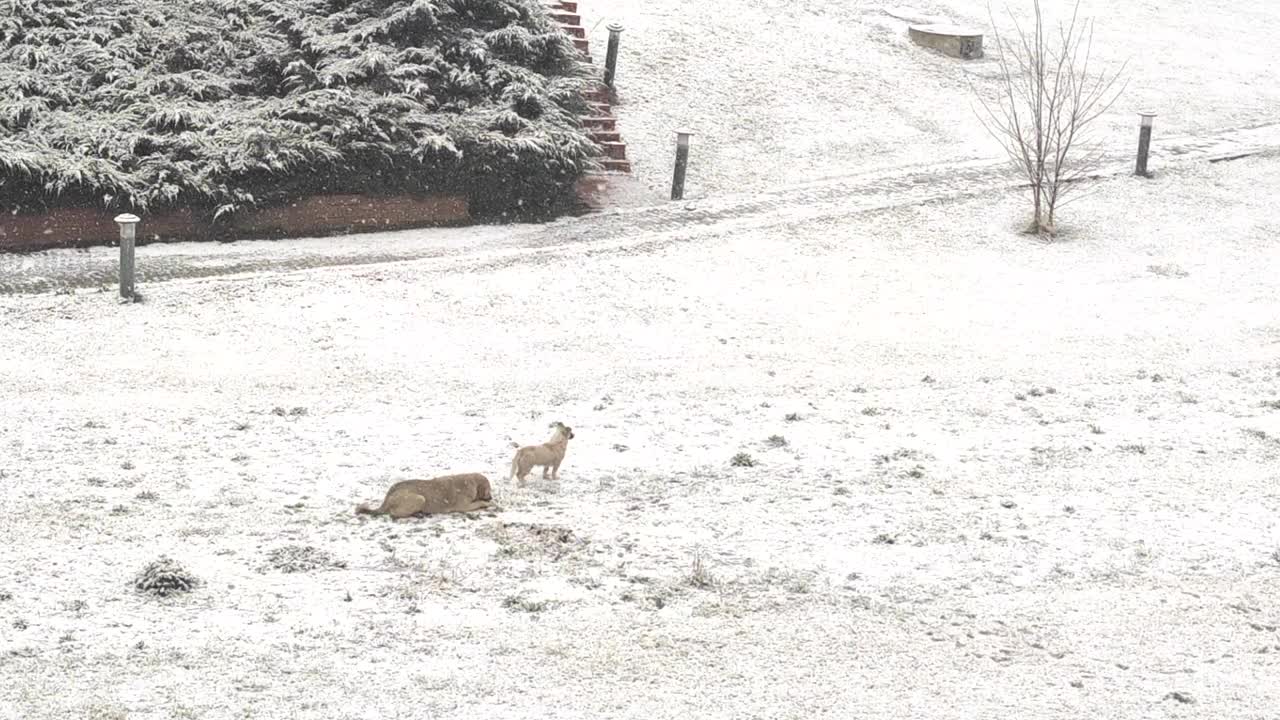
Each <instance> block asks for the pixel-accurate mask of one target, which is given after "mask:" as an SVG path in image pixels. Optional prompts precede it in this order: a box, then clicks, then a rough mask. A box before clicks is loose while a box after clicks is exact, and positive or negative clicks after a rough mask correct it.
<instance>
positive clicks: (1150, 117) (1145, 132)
mask: <svg viewBox="0 0 1280 720" xmlns="http://www.w3.org/2000/svg"><path fill="white" fill-rule="evenodd" d="M1138 115H1140V116H1141V117H1142V122H1141V124H1140V125H1139V126H1138V163H1137V167H1136V168H1135V169H1134V172H1133V174H1134V175H1138V176H1140V177H1145V178H1149V177H1151V173H1149V172H1147V156H1148V155H1149V154H1150V152H1151V126H1152V125H1154V124H1155V119H1156V114H1155V113H1153V112H1141V113H1138Z"/></svg>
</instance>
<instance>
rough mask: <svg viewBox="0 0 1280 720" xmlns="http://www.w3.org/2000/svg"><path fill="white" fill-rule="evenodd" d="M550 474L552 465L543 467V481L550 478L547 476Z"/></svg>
mask: <svg viewBox="0 0 1280 720" xmlns="http://www.w3.org/2000/svg"><path fill="white" fill-rule="evenodd" d="M549 472H551V465H550V464H547V465H543V466H542V479H543V480H546V479H547V478H548V477H549V476H548V475H547V473H549Z"/></svg>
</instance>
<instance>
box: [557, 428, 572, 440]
mask: <svg viewBox="0 0 1280 720" xmlns="http://www.w3.org/2000/svg"><path fill="white" fill-rule="evenodd" d="M560 427H561V428H562V429H564V433H565V434H566V435H568V436H569V439H570V440H572V439H573V428H571V427H569V426H568V425H561V426H560Z"/></svg>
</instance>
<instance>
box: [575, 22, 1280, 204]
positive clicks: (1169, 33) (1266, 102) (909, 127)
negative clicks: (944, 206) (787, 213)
mask: <svg viewBox="0 0 1280 720" xmlns="http://www.w3.org/2000/svg"><path fill="white" fill-rule="evenodd" d="M1072 2H1073V0H1043V5H1044V7H1045V9H1046V11H1047V12H1049V13H1051V14H1052V15H1053V16H1052V17H1051V18H1050V22H1051V23H1052V22H1056V20H1057V19H1058V18H1060V17H1061V15H1062V13H1063V11H1064V10H1066V9H1068V8H1069V7H1070V5H1071V3H1072ZM990 6H991V7H992V8H993V9H994V12H995V16H996V20H997V22H998V23H999V24H1000V26H1001V31H1002V32H1005V31H1010V30H1012V23H1010V22H1009V20H1008V15H1007V13H1006V10H1005V8H1006V6H1008V7H1010V8H1012V9H1014V10H1015V12H1017V13H1018V16H1019V20H1020V22H1022V23H1023V26H1024V27H1027V25H1028V24H1029V23H1030V22H1031V16H1030V8H1031V2H1030V0H1011V1H1010V2H1007V3H1006V2H1003V1H1002V0H993V2H991V3H990ZM579 8H580V11H581V13H582V14H583V23H584V25H585V26H586V28H587V30H588V33H589V37H590V40H591V47H592V54H593V56H594V57H595V60H596V62H597V64H599V65H600V66H601V67H602V68H603V63H604V51H605V48H606V46H607V44H608V36H609V34H608V30H607V25H608V23H609V22H613V21H618V22H621V23H622V24H623V26H624V30H623V33H622V45H621V53H620V59H619V65H618V80H617V87H618V92H619V94H620V100H621V103H622V104H621V105H619V106H618V107H617V109H616V112H617V115H618V118H619V129H620V130H621V132H622V136H623V139H624V140H626V141H627V152H628V154H629V156H630V157H631V159H632V162H633V166H634V172H635V175H636V177H637V179H639V180H640V181H641V183H642V184H643V185H645V186H647V187H648V192H649V197H650V199H653V198H661V197H663V196H664V195H665V193H667V192H669V188H670V182H671V169H672V163H673V161H674V155H675V134H674V131H675V129H676V128H677V127H680V126H689V127H691V128H692V129H693V130H695V131H696V132H697V133H698V134H697V135H696V136H695V137H694V139H693V143H694V144H693V148H692V150H691V155H690V164H689V175H688V181H687V185H686V193H687V196H688V197H695V196H698V195H708V194H716V195H718V194H722V193H725V192H729V191H737V190H742V189H760V188H769V187H774V186H778V185H788V184H792V183H796V182H803V181H806V180H811V179H813V178H815V177H823V176H831V175H846V174H851V173H855V172H859V171H864V170H868V169H872V168H880V167H889V166H897V165H903V164H915V163H936V162H944V161H953V160H960V159H965V158H974V157H983V158H985V157H991V158H996V157H1002V156H1003V153H1002V152H1001V151H1000V149H999V147H998V146H996V145H995V144H994V142H993V141H992V140H991V138H990V137H989V136H988V135H987V134H986V132H985V131H984V130H983V129H982V126H981V124H980V123H979V121H978V118H977V116H976V115H975V114H974V112H973V110H972V109H971V106H972V104H973V100H972V93H971V91H970V82H973V83H974V84H975V85H976V86H977V87H979V88H981V89H982V90H983V91H984V92H986V93H994V92H995V91H996V81H995V77H996V74H995V73H996V71H997V67H996V61H995V59H994V56H992V55H990V54H989V55H988V57H987V58H986V59H983V60H976V61H969V62H963V61H960V60H954V59H951V58H947V57H944V56H942V55H941V54H938V53H935V52H932V51H927V50H925V49H923V48H919V47H917V46H915V45H913V44H912V43H911V41H910V40H909V39H908V37H907V25H908V23H907V22H906V21H904V20H902V19H899V18H896V17H893V16H891V15H889V14H888V12H886V11H892V12H895V13H897V14H898V15H902V16H909V17H920V18H936V19H939V20H942V21H947V22H954V23H959V24H962V25H966V26H976V27H978V28H979V29H982V30H983V31H985V32H988V33H989V27H988V25H989V21H988V14H987V8H988V3H987V2H986V0H904V1H902V2H899V1H897V0H859V1H857V2H851V1H850V0H808V1H806V2H788V1H787V0H737V1H735V2H733V3H719V2H686V1H685V0H643V2H641V1H640V0H582V2H581V3H580V6H579ZM1081 14H1082V16H1087V17H1091V18H1093V19H1094V20H1095V21H1096V33H1095V36H1094V59H1095V67H1100V68H1106V69H1107V70H1109V71H1110V70H1115V69H1117V68H1118V67H1119V65H1120V63H1123V62H1125V61H1126V60H1127V61H1128V62H1129V70H1128V72H1127V73H1126V75H1127V77H1128V78H1129V81H1130V82H1129V87H1128V91H1127V92H1126V93H1125V95H1124V96H1123V97H1122V98H1121V99H1120V101H1119V102H1118V103H1117V104H1116V106H1115V107H1114V108H1113V111H1112V112H1111V113H1110V114H1108V115H1106V116H1104V117H1102V118H1101V119H1099V120H1098V122H1097V126H1096V127H1097V131H1098V137H1099V138H1100V139H1101V140H1103V141H1104V142H1105V143H1107V145H1108V146H1109V147H1112V148H1115V147H1120V148H1123V149H1125V150H1126V151H1127V150H1128V149H1130V148H1132V147H1134V146H1135V144H1136V142H1137V135H1138V116H1137V112H1138V111H1140V110H1147V109H1150V110H1152V111H1154V112H1157V113H1159V117H1157V118H1156V131H1155V132H1156V140H1155V145H1154V152H1155V153H1156V154H1157V155H1158V154H1159V152H1160V150H1159V138H1160V137H1161V136H1169V135H1179V134H1189V133H1197V132H1207V131H1212V130H1218V129H1223V128H1232V127H1238V126H1247V125H1250V124H1255V123H1263V122H1275V121H1276V108H1277V106H1280V83H1276V82H1272V81H1271V78H1272V77H1273V71H1272V70H1271V68H1274V67H1277V66H1280V44H1277V43H1276V42H1275V41H1274V39H1275V38H1276V37H1277V36H1280V3H1275V2H1260V1H1257V0H1255V1H1253V2H1239V0H1162V1H1161V2H1151V1H1146V2H1140V1H1130V2H1118V1H1117V0H1084V1H1083V2H1082V3H1081ZM987 45H988V47H989V48H993V47H994V46H995V43H994V38H992V37H988V38H987Z"/></svg>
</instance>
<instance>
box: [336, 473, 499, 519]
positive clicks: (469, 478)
mask: <svg viewBox="0 0 1280 720" xmlns="http://www.w3.org/2000/svg"><path fill="white" fill-rule="evenodd" d="M492 503H493V492H492V491H491V490H490V488H489V478H487V477H485V476H484V475H481V474H480V473H465V474H463V475H444V476H441V477H437V478H432V479H430V480H403V481H401V482H398V483H396V484H395V485H392V486H391V489H389V490H387V496H386V498H384V499H383V501H382V505H381V506H380V507H378V508H377V509H374V508H370V507H369V506H368V505H365V504H361V505H357V506H356V514H357V515H390V516H391V519H392V520H399V519H401V518H407V517H410V516H413V515H430V514H433V513H450V512H473V511H476V510H483V509H485V508H487V507H489V506H490V505H491V504H492Z"/></svg>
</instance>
